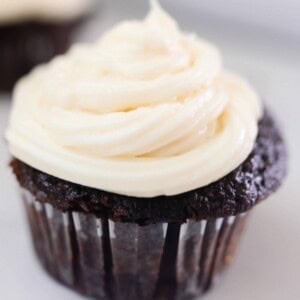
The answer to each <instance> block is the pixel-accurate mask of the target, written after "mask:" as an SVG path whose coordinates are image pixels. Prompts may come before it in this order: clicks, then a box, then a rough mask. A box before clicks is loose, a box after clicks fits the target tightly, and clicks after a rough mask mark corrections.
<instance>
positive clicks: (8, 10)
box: [0, 0, 95, 25]
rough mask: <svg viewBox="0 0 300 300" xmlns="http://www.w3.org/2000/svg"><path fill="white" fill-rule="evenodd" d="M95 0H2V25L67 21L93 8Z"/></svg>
mask: <svg viewBox="0 0 300 300" xmlns="http://www.w3.org/2000/svg"><path fill="white" fill-rule="evenodd" d="M94 2H95V1H94V0H0V25H1V24H6V23H12V22H20V21H27V20H30V21H36V20H38V21H45V20H46V21H65V20H69V19H73V18H76V17H80V16H82V15H84V14H85V13H87V12H88V11H89V10H91V7H92V5H93V3H94Z"/></svg>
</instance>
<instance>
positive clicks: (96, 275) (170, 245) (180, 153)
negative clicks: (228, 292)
mask: <svg viewBox="0 0 300 300" xmlns="http://www.w3.org/2000/svg"><path fill="white" fill-rule="evenodd" d="M7 140H8V143H9V148H10V151H11V154H12V156H13V159H12V162H11V167H12V169H13V172H14V173H15V175H16V178H17V181H18V183H19V185H20V188H21V191H22V197H23V200H24V204H25V208H26V212H27V216H28V220H29V225H30V229H31V233H32V238H33V244H34V248H35V250H36V253H37V256H38V258H39V260H40V261H41V263H42V265H43V267H44V268H45V269H46V270H47V271H48V272H49V273H50V274H51V275H52V276H53V277H54V278H55V279H57V280H58V281H59V282H61V283H63V284H65V285H66V286H68V287H70V288H72V289H74V290H76V291H78V292H80V293H81V294H83V295H87V296H90V297H93V298H96V299H115V300H118V299H120V300H121V299H122V300H133V299H141V300H144V299H149V300H150V299H167V300H172V299H177V300H181V299H193V298H194V297H198V296H200V295H201V294H203V293H204V292H206V291H208V290H209V289H210V288H211V287H212V285H213V283H214V281H215V278H216V277H217V276H218V275H219V274H220V273H221V272H223V270H224V269H225V268H226V266H228V265H229V263H230V262H231V261H232V259H233V257H234V253H235V251H236V249H237V246H238V243H239V239H240V237H241V235H242V232H243V228H244V226H245V223H246V220H247V219H248V216H249V214H250V213H251V211H252V208H253V207H254V206H255V205H256V204H258V203H259V202H261V201H262V200H264V199H266V198H267V197H268V196H269V195H270V194H272V193H274V192H275V191H276V190H277V188H278V187H279V186H280V185H281V183H282V180H283V178H284V176H285V173H286V152H285V146H284V143H283V140H282V137H281V134H280V131H279V130H278V128H277V126H276V123H275V122H274V119H273V118H272V116H271V115H270V113H269V112H268V111H267V110H266V109H265V108H264V106H263V105H262V103H261V101H260V99H259V98H258V97H257V95H256V94H255V93H254V92H253V90H252V89H251V87H250V86H249V85H248V84H247V83H246V82H245V81H244V80H242V79H241V78H239V77H237V76H235V75H232V74H229V73H228V72H225V71H223V70H222V67H221V58H220V55H219V52H218V51H217V49H216V48H215V47H214V46H212V45H210V44H209V43H207V42H205V41H203V40H201V39H199V38H198V37H197V36H195V35H191V34H185V33H183V32H181V31H180V29H179V28H178V26H177V24H176V23H175V22H174V21H173V20H172V19H171V17H169V16H168V15H167V14H166V13H164V12H163V11H162V9H161V8H160V7H159V6H158V5H157V4H155V3H154V4H153V7H152V11H151V13H150V14H149V16H148V17H147V18H146V20H145V21H129V22H125V23H122V24H120V25H117V26H116V27H115V28H113V29H112V30H111V31H109V32H108V33H106V34H105V35H104V36H103V37H102V38H101V39H100V40H99V42H97V43H95V44H94V45H79V46H75V47H73V48H72V50H71V51H70V52H69V53H68V54H66V55H65V56H61V57H58V58H56V59H55V60H53V61H52V62H51V63H49V64H48V65H44V66H41V67H39V68H37V69H36V70H35V71H33V72H32V73H31V74H30V75H29V76H27V77H26V78H24V79H22V80H21V81H20V82H19V83H18V85H17V87H16V89H15V92H14V105H13V110H12V115H11V120H10V125H9V128H8V131H7Z"/></svg>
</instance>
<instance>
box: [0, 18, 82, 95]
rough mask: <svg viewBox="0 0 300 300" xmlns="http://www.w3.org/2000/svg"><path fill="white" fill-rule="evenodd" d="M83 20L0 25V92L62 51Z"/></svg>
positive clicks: (9, 88)
mask: <svg viewBox="0 0 300 300" xmlns="http://www.w3.org/2000/svg"><path fill="white" fill-rule="evenodd" d="M82 21H83V20H79V19H78V20H76V21H68V22H64V23H61V24H60V23H57V24H55V23H41V22H25V23H24V22H23V23H20V24H9V25H2V26H0V49H1V51H0V68H1V72H0V91H1V90H2V91H9V90H11V89H12V88H13V86H14V84H15V83H16V81H17V80H18V79H19V78H20V77H22V76H23V75H25V74H26V73H28V72H29V71H30V70H31V69H32V68H33V67H34V66H36V65H38V64H40V63H45V62H47V61H49V60H50V59H51V58H53V57H54V56H56V55H58V54H62V53H64V52H65V51H66V50H67V49H68V47H69V45H70V42H71V39H72V35H73V34H74V31H75V29H76V28H77V27H78V26H79V25H80V23H82Z"/></svg>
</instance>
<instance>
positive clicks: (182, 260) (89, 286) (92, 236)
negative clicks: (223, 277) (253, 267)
mask: <svg viewBox="0 0 300 300" xmlns="http://www.w3.org/2000/svg"><path fill="white" fill-rule="evenodd" d="M22 195H23V199H24V203H25V207H26V211H27V216H28V220H29V224H30V229H31V233H32V238H33V244H34V248H35V250H36V253H37V256H38V258H39V260H40V261H41V263H42V265H43V267H44V268H45V269H46V270H47V271H48V272H49V273H50V274H51V275H52V276H53V277H54V278H55V279H56V280H58V281H59V282H61V283H63V284H64V285H66V286H68V287H70V288H72V289H74V290H76V291H78V292H79V293H81V294H83V295H86V296H89V297H92V298H94V299H107V300H110V299H113V300H136V299H139V300H152V299H155V300H156V299H159V300H164V299H166V300H173V299H174V300H175V299H176V300H183V299H184V300H188V299H195V298H196V297H199V296H200V295H202V294H203V293H204V292H206V291H208V290H209V289H210V288H211V287H212V285H213V283H214V282H215V279H216V278H217V277H218V275H219V274H220V273H221V272H222V271H223V270H224V268H225V267H226V266H227V265H228V264H229V263H230V262H231V261H232V258H233V256H234V253H235V250H236V248H237V245H238V242H239V239H240V236H241V233H242V231H243V228H244V225H245V221H246V219H247V218H246V216H247V214H241V215H238V216H232V217H226V218H218V219H212V220H202V221H200V222H195V221H192V220H190V221H188V222H187V223H185V224H179V223H178V224H177V223H158V224H154V225H148V226H140V225H137V224H130V223H119V222H113V221H111V220H108V219H103V218H102V219H99V218H97V217H96V216H94V215H92V214H84V213H78V212H65V213H64V212H61V211H59V210H57V209H55V208H53V207H52V206H51V205H50V204H42V203H40V202H38V201H36V200H35V198H34V197H33V196H32V195H31V194H30V193H29V192H28V191H26V190H23V191H22Z"/></svg>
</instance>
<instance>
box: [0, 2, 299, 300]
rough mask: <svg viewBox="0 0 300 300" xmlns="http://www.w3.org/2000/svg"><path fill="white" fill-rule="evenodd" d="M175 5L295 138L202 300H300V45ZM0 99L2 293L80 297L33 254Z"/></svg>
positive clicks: (111, 18) (36, 298)
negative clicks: (283, 175)
mask: <svg viewBox="0 0 300 300" xmlns="http://www.w3.org/2000/svg"><path fill="white" fill-rule="evenodd" d="M130 3H131V5H132V6H135V8H136V10H137V12H133V11H132V10H131V7H128V5H124V2H122V1H120V4H118V1H116V2H114V4H111V5H114V6H115V7H117V8H120V7H122V8H123V9H122V15H131V16H140V15H141V13H142V11H144V10H143V9H142V8H143V6H144V5H142V4H140V2H139V4H136V3H134V1H132V2H130ZM127 11H128V12H127ZM170 11H171V12H172V13H174V15H175V16H176V17H178V19H179V20H180V21H181V22H182V24H184V25H185V27H186V28H191V29H193V31H198V32H199V33H200V34H201V35H204V36H206V37H209V39H210V40H212V41H213V42H215V43H217V44H218V45H219V46H220V47H221V49H222V51H223V53H224V60H225V62H226V65H227V66H229V67H230V68H231V69H234V70H236V71H239V72H240V73H242V74H244V75H245V76H247V77H248V78H250V80H251V81H252V82H253V84H254V86H256V87H257V90H258V91H259V93H260V94H261V95H262V97H263V98H264V99H265V100H266V102H267V103H268V104H269V106H271V107H272V110H273V111H274V112H275V114H276V115H277V117H278V119H279V120H280V122H281V123H282V127H283V129H284V131H285V136H286V139H287V141H288V142H289V152H290V171H289V176H288V179H287V180H286V182H285V185H284V187H283V188H282V189H281V190H280V191H279V192H278V193H277V194H276V195H275V196H273V197H272V199H269V200H268V201H267V202H265V203H264V204H262V205H260V206H258V207H257V208H256V209H255V211H254V213H253V216H252V219H251V220H250V224H249V227H248V229H247V232H246V234H245V236H244V239H243V241H242V245H241V248H240V251H239V254H238V256H237V259H236V261H235V262H234V264H233V266H232V267H231V269H229V271H228V273H227V274H226V275H225V277H223V279H222V280H221V282H220V283H219V285H217V287H216V288H215V289H214V290H213V292H211V293H210V294H209V295H207V296H206V297H205V298H204V299H205V300H221V299H222V300H224V299H230V300H241V299H243V300H253V299H255V300H283V299H287V300H299V299H300V285H299V275H300V271H299V266H300V254H299V253H300V201H299V199H298V198H299V196H298V189H297V185H299V182H300V171H299V170H298V169H299V166H300V156H299V153H298V152H299V151H298V149H300V141H299V130H300V118H299V116H300V104H299V97H300V84H299V80H300V49H299V48H300V47H298V48H297V46H298V45H299V44H298V45H295V43H294V42H292V41H291V42H289V41H288V40H287V39H286V38H284V37H282V40H280V39H277V38H276V39H274V36H273V35H266V34H264V32H262V31H257V32H253V31H252V30H251V28H247V29H244V28H241V29H240V28H237V27H236V26H234V24H230V23H222V22H219V21H218V22H213V21H211V20H207V19H202V20H199V19H197V17H196V14H193V13H191V12H188V11H186V12H185V11H182V9H178V8H176V7H170ZM109 12H110V10H109V7H107V8H106V10H103V11H102V15H101V18H100V19H99V22H98V21H97V22H95V23H94V24H91V28H90V29H89V33H88V35H87V36H86V39H88V40H90V39H93V37H95V36H97V35H98V34H99V32H101V31H102V30H103V28H106V27H108V26H109V25H110V24H112V23H113V22H115V21H116V20H118V19H120V14H117V13H116V12H115V13H109ZM245 30H246V32H245ZM246 36H247V37H246ZM282 41H285V42H284V43H283V42H282ZM0 98H1V99H0V136H1V138H0V191H1V198H0V201H1V203H0V238H1V247H0V292H1V294H0V296H1V297H0V298H1V299H5V300H27V299H28V300H41V299H43V300H50V299H51V300H52V299H64V300H71V299H72V300H76V299H78V300H79V299H82V298H81V297H80V296H77V295H75V294H74V293H72V292H70V291H68V290H67V289H65V288H63V287H61V286H60V285H58V284H56V283H55V282H54V281H53V280H51V279H50V278H49V277H48V276H47V275H46V274H45V273H44V272H43V271H42V270H41V268H40V267H39V265H38V263H37V262H36V260H35V258H34V255H33V252H32V249H31V246H30V240H29V236H28V230H27V225H26V223H25V220H24V218H23V211H22V206H21V205H20V201H19V198H18V195H17V193H16V191H15V182H14V179H13V177H12V175H11V174H10V172H9V170H8V168H7V163H8V160H9V156H8V154H7V152H6V146H5V143H4V139H3V132H4V128H5V126H6V123H7V115H8V111H9V106H10V101H9V99H8V96H2V97H1V96H0ZM133 300H135V299H133Z"/></svg>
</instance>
